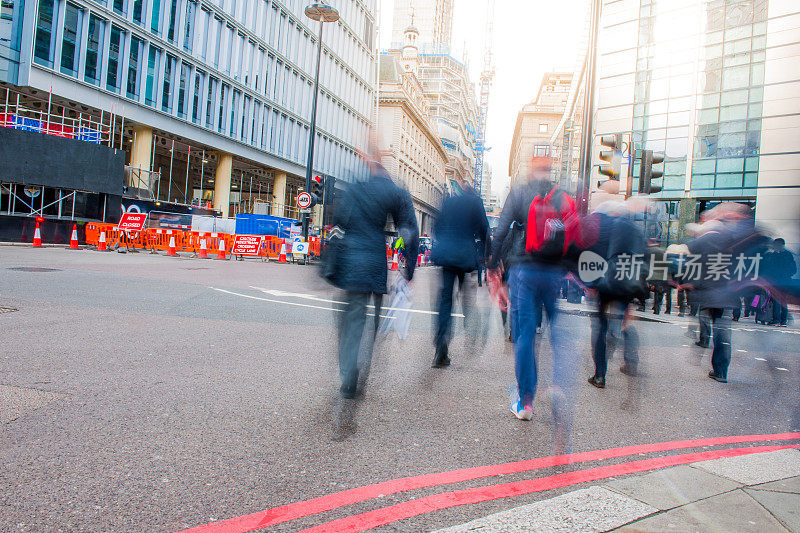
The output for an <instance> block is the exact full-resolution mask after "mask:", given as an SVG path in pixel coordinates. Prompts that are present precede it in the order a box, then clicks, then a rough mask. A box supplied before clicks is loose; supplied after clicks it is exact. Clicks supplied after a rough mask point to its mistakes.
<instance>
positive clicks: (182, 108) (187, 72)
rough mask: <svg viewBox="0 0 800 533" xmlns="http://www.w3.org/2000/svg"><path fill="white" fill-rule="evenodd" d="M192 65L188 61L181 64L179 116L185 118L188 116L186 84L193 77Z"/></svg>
mask: <svg viewBox="0 0 800 533" xmlns="http://www.w3.org/2000/svg"><path fill="white" fill-rule="evenodd" d="M191 75H192V72H191V67H189V65H187V64H186V63H182V64H181V78H180V82H179V83H178V116H179V117H180V118H184V117H185V116H186V103H187V101H186V84H187V83H189V78H190V77H191Z"/></svg>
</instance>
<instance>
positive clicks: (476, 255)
mask: <svg viewBox="0 0 800 533" xmlns="http://www.w3.org/2000/svg"><path fill="white" fill-rule="evenodd" d="M488 234H489V221H488V220H487V218H486V210H485V209H484V208H483V202H482V201H481V199H480V197H479V196H478V195H477V194H476V193H475V190H474V189H473V188H472V187H467V189H466V190H465V191H464V192H462V193H460V194H457V195H455V196H450V197H448V198H446V199H445V201H444V202H443V203H442V208H441V209H440V211H439V216H438V217H437V218H436V223H435V224H434V226H433V238H434V243H433V252H432V253H431V259H432V260H433V262H434V263H435V264H437V265H439V266H442V267H449V268H455V269H459V270H463V271H464V272H472V271H473V270H475V269H477V268H478V263H479V261H480V260H481V259H482V257H484V256H485V255H486V246H487V239H488ZM476 241H477V243H478V244H477V245H476Z"/></svg>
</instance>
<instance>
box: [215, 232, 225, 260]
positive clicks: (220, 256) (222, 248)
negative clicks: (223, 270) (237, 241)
mask: <svg viewBox="0 0 800 533" xmlns="http://www.w3.org/2000/svg"><path fill="white" fill-rule="evenodd" d="M217 259H225V239H223V238H221V237H220V239H219V253H218V254H217Z"/></svg>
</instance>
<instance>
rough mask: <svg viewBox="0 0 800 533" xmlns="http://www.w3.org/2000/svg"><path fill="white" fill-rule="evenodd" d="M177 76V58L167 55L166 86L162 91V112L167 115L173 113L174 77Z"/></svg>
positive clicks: (165, 67) (165, 63)
mask: <svg viewBox="0 0 800 533" xmlns="http://www.w3.org/2000/svg"><path fill="white" fill-rule="evenodd" d="M174 75H175V58H174V57H172V56H171V55H169V54H167V60H166V61H165V62H164V86H163V88H162V89H163V90H162V91H161V110H162V111H166V112H167V113H169V112H171V111H172V86H173V85H174V83H173V80H172V77H173V76H174Z"/></svg>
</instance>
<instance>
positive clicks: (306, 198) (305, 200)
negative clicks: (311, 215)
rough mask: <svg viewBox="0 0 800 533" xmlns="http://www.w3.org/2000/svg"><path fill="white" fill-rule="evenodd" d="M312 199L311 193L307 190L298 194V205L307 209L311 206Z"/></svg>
mask: <svg viewBox="0 0 800 533" xmlns="http://www.w3.org/2000/svg"><path fill="white" fill-rule="evenodd" d="M312 201H313V199H312V198H311V195H310V194H309V193H307V192H305V191H303V192H301V193H300V194H298V195H297V207H299V208H300V209H306V208H309V207H311V202H312Z"/></svg>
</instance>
